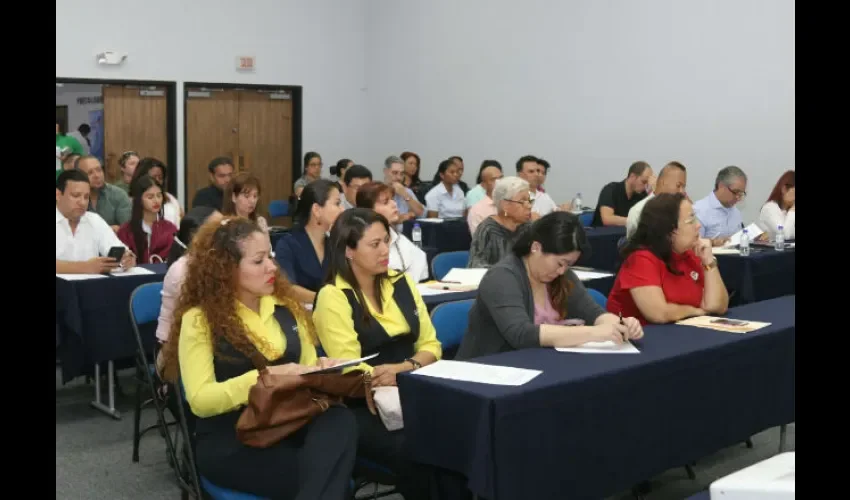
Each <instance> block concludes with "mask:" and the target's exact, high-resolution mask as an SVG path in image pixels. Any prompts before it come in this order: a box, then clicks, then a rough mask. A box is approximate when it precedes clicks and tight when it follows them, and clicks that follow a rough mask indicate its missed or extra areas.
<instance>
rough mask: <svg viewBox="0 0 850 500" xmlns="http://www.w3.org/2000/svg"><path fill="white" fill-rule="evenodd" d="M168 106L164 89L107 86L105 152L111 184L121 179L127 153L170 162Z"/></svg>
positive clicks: (104, 108) (104, 123)
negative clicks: (122, 154)
mask: <svg viewBox="0 0 850 500" xmlns="http://www.w3.org/2000/svg"><path fill="white" fill-rule="evenodd" d="M167 114H168V104H167V100H166V89H165V88H164V87H152V86H145V87H134V86H121V85H104V86H103V148H104V157H105V160H106V165H104V168H105V170H106V178H107V181H108V182H115V181H116V180H117V179H119V178H120V176H121V171H120V168H119V165H118V159H119V158H120V157H121V153H123V152H124V151H130V150H132V151H137V152H138V153H139V155H140V156H141V157H142V158H144V157H146V156H153V157H155V158H158V159H160V160H162V161H166V160H167V158H168V128H167Z"/></svg>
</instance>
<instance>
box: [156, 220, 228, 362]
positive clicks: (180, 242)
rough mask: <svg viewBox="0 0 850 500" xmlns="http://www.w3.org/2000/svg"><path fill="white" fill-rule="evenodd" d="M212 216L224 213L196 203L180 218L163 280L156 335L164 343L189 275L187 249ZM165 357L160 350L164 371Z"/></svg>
mask: <svg viewBox="0 0 850 500" xmlns="http://www.w3.org/2000/svg"><path fill="white" fill-rule="evenodd" d="M208 219H210V220H220V219H221V213H219V211H218V210H216V209H214V208H211V207H195V208H193V209H191V210H189V211H188V212H186V215H185V216H184V217H183V219H182V220H181V221H180V230H179V231H178V232H177V234H176V235H175V236H174V244H172V245H171V251H170V252H169V253H168V271H167V272H166V273H165V278H164V279H163V280H162V304H161V305H160V307H159V320H158V321H157V324H156V339H157V340H158V341H159V343H160V345H163V344H165V343H166V342H168V335H169V332H170V331H171V319H172V318H173V316H174V308H175V306H176V305H177V299H178V298H179V297H180V289H181V288H182V287H183V280H184V279H185V278H186V269H187V267H188V265H189V256H188V254H185V252H186V250H188V248H189V245H191V244H192V237H193V236H194V235H195V232H196V231H197V230H198V228H199V227H201V226H202V225H203V224H204V222H206V221H207V220H208ZM184 254H185V255H184ZM164 361H165V360H164V359H163V357H162V351H161V350H160V351H159V353H158V354H157V358H156V366H157V369H158V370H159V371H160V373H161V372H162V367H163V364H164Z"/></svg>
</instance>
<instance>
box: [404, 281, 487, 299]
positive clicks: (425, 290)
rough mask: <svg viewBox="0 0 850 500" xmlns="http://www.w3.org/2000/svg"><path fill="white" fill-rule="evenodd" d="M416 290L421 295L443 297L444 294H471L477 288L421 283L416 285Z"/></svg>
mask: <svg viewBox="0 0 850 500" xmlns="http://www.w3.org/2000/svg"><path fill="white" fill-rule="evenodd" d="M416 289H417V290H419V295H421V296H423V297H427V296H429V295H442V294H444V293H462V292H470V291H472V290H476V289H477V288H476V287H469V286H463V285H448V284H446V285H444V284H442V283H419V284H418V285H416Z"/></svg>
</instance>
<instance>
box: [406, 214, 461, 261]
mask: <svg viewBox="0 0 850 500" xmlns="http://www.w3.org/2000/svg"><path fill="white" fill-rule="evenodd" d="M416 222H418V223H419V227H420V228H421V229H422V246H423V247H432V248H434V249H435V250H436V253H442V252H454V251H456V250H469V246H470V245H471V244H472V235H470V234H469V226H468V225H467V224H466V219H446V220H444V221H443V222H423V221H417V220H409V221H405V222H404V228H403V231H402V232H403V233H404V235H405V236H407V237H408V238H410V233H411V231H412V230H413V224H414V223H416Z"/></svg>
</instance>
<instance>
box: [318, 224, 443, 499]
mask: <svg viewBox="0 0 850 500" xmlns="http://www.w3.org/2000/svg"><path fill="white" fill-rule="evenodd" d="M389 230H390V225H389V222H387V219H385V218H384V217H383V216H382V215H379V214H378V213H376V212H374V211H372V210H369V209H365V208H352V209H350V210H346V211H345V212H343V213H342V215H340V216H339V217H338V218H337V220H336V223H335V224H334V226H333V229H331V235H330V248H329V249H328V251H329V252H331V260H330V268H329V273H328V276H329V279H328V281H329V282H328V284H326V285H325V286H324V287H322V289H321V290H320V291H319V294H318V296H317V298H316V306H315V308H314V310H313V321H314V322H315V323H316V332H317V333H318V335H319V341H320V342H321V344H322V347H323V348H324V349H325V352H327V353H328V356H330V357H332V358H337V359H357V358H360V357H363V356H367V355H369V354H374V353H379V354H378V356H377V357H375V358H372V359H370V360H369V361H368V365H367V364H365V363H364V365H363V366H362V368H364V369H367V370H371V371H372V380H373V385H375V386H394V385H396V375H397V374H399V373H401V372H405V371H410V370H415V369H416V368H419V367H422V366H425V365H429V364H431V363H433V362H435V361H437V360H438V359H439V358H440V356H441V355H442V348H441V346H440V342H439V341H438V340H437V332H436V330H434V325H433V324H432V323H431V318H430V317H429V316H428V309H427V308H426V307H425V303H424V302H422V297H421V296H420V295H419V291H418V290H417V289H416V283H415V282H414V281H413V280H412V279H411V278H410V277H409V276H408V275H407V274H403V273H397V272H395V271H390V270H389V269H388V265H389V259H390V247H389V242H390V235H389V234H390V233H389ZM350 406H351V407H352V411H353V412H354V415H355V417H356V418H357V427H358V429H359V431H360V439H359V445H358V454H359V455H360V456H363V457H364V458H367V459H371V460H374V461H376V462H378V463H381V464H384V465H386V466H390V467H392V468H393V470H394V472H395V473H396V476H397V477H398V485H397V486H398V489H399V492H400V493H401V494H402V495H403V496H404V498H405V499H406V500H416V499H419V498H428V495H430V493H429V480H428V477H427V475H426V474H425V473H424V471H423V470H422V469H420V468H419V467H416V466H414V465H413V464H412V463H411V462H409V461H408V460H407V459H406V457H405V456H404V434H403V430H399V431H393V432H390V431H388V430H387V429H386V427H384V425H383V423H382V422H381V420H380V419H379V418H378V417H376V416H374V415H372V414H370V413H369V411H368V409H366V408H365V406H364V405H363V404H362V403H359V402H354V403H352V405H350Z"/></svg>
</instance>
